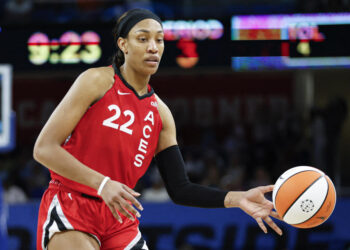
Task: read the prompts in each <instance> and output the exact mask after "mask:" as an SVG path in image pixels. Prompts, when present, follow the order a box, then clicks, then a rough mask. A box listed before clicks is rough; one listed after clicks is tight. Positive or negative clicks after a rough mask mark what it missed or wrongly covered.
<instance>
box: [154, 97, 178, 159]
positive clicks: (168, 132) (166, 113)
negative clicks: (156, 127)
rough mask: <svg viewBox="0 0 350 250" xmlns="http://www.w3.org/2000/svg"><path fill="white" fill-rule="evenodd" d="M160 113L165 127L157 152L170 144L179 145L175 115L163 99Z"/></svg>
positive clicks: (160, 136)
mask: <svg viewBox="0 0 350 250" xmlns="http://www.w3.org/2000/svg"><path fill="white" fill-rule="evenodd" d="M159 113H160V116H161V118H162V124H163V127H162V131H161V132H160V135H159V140H158V146H157V150H156V154H157V153H159V152H161V151H162V150H164V149H166V148H168V147H170V146H173V145H177V140H176V127H175V121H174V118H173V115H172V114H171V112H170V110H169V108H168V107H167V106H166V105H165V104H164V103H162V102H161V101H160V105H159Z"/></svg>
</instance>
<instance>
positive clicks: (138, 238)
mask: <svg viewBox="0 0 350 250" xmlns="http://www.w3.org/2000/svg"><path fill="white" fill-rule="evenodd" d="M141 238H142V237H141V232H140V230H138V233H137V235H136V236H135V238H134V239H133V240H132V241H131V242H130V243H129V245H127V246H126V247H125V248H124V250H130V249H132V248H133V247H134V246H135V245H136V244H137V243H138V242H139V241H140V240H141ZM141 250H148V247H147V245H146V241H144V240H143V245H142V248H141Z"/></svg>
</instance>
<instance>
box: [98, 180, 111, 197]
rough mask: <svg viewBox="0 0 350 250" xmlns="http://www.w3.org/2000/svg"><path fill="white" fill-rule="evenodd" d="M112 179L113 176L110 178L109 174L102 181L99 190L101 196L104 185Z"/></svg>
mask: <svg viewBox="0 0 350 250" xmlns="http://www.w3.org/2000/svg"><path fill="white" fill-rule="evenodd" d="M110 179H111V178H109V177H108V176H106V177H105V178H104V179H103V180H102V181H101V184H100V186H99V187H98V191H97V194H98V195H99V196H101V193H102V189H103V187H104V186H105V185H106V183H107V181H108V180H110Z"/></svg>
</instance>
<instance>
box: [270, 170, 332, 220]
mask: <svg viewBox="0 0 350 250" xmlns="http://www.w3.org/2000/svg"><path fill="white" fill-rule="evenodd" d="M300 173H301V172H300ZM322 177H324V175H321V176H320V177H318V178H317V179H316V180H314V181H313V182H312V183H311V184H310V185H309V186H308V187H306V189H305V190H304V191H303V192H301V193H300V194H299V196H298V197H297V198H296V199H295V200H294V201H293V203H292V204H291V205H290V206H289V207H288V209H287V210H286V212H285V213H284V214H283V215H282V216H281V217H282V219H283V218H284V216H285V215H286V214H287V213H288V211H289V210H290V208H291V207H292V206H293V205H294V204H295V203H296V202H297V200H298V199H299V198H300V197H301V196H302V195H303V194H304V193H305V192H306V191H307V190H308V189H309V188H310V187H311V186H312V185H313V184H314V183H316V182H317V181H318V180H320V179H321V178H322ZM327 187H328V185H327ZM276 197H277V196H276Z"/></svg>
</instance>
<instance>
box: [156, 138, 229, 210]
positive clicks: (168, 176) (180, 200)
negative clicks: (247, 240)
mask: <svg viewBox="0 0 350 250" xmlns="http://www.w3.org/2000/svg"><path fill="white" fill-rule="evenodd" d="M155 158H156V162H157V166H158V168H159V172H160V175H161V176H162V178H163V181H164V183H165V187H166V189H167V191H168V194H169V196H170V198H171V199H172V200H173V201H174V202H175V203H176V204H180V205H186V206H193V207H203V208H222V207H224V200H225V196H226V194H227V192H226V191H222V190H219V189H215V188H210V187H206V186H201V185H197V184H194V183H191V182H190V181H189V179H188V176H187V174H186V172H185V162H184V160H183V158H182V155H181V152H180V149H179V146H177V145H175V146H171V147H169V148H167V149H165V150H163V151H161V152H160V153H158V154H157V155H156V157H155Z"/></svg>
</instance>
